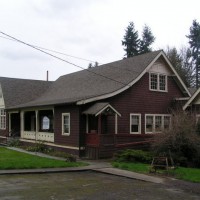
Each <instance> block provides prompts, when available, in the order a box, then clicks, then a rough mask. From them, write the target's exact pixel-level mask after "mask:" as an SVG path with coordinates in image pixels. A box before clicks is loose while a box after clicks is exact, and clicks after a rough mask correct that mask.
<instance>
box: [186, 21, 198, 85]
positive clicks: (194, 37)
mask: <svg viewBox="0 0 200 200" xmlns="http://www.w3.org/2000/svg"><path fill="white" fill-rule="evenodd" d="M187 38H188V39H189V44H190V48H191V52H192V58H193V61H194V65H195V76H196V88H198V87H199V86H200V24H199V23H198V22H197V21H196V20H193V22H192V26H191V27H190V34H189V35H188V36H187Z"/></svg>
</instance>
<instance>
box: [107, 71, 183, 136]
mask: <svg viewBox="0 0 200 200" xmlns="http://www.w3.org/2000/svg"><path fill="white" fill-rule="evenodd" d="M178 97H183V94H182V92H181V90H180V89H179V87H178V86H177V84H176V82H175V81H174V80H173V78H172V77H168V92H157V91H150V90H149V74H148V73H146V74H145V75H144V76H143V77H142V78H141V79H140V80H139V81H138V82H137V83H136V84H134V85H133V86H132V87H131V88H129V89H128V90H126V91H124V92H123V93H121V94H119V95H116V96H115V97H112V98H109V99H107V100H104V102H105V101H106V102H109V103H110V104H111V105H112V106H113V107H114V108H115V109H116V110H117V111H118V112H119V113H120V114H121V117H118V133H121V134H127V133H130V113H140V114H142V115H141V120H142V130H141V131H142V134H144V132H145V130H144V121H145V119H144V118H145V114H148V113H149V114H167V113H169V111H170V109H171V108H172V104H173V102H174V99H175V98H178ZM112 124H113V123H112ZM112 126H113V125H112Z"/></svg>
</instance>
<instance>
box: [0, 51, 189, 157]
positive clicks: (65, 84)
mask: <svg viewBox="0 0 200 200" xmlns="http://www.w3.org/2000/svg"><path fill="white" fill-rule="evenodd" d="M20 81H21V82H20ZM18 82H20V83H21V84H22V85H20V84H19V85H18ZM23 82H24V83H23ZM34 84H35V85H34ZM10 85H12V87H10ZM25 88H26V89H25ZM12 90H13V91H14V92H12ZM13 95H14V97H13ZM17 95H18V96H17ZM190 96H191V94H190V92H189V90H188V89H187V88H186V86H185V85H184V83H183V81H182V80H181V78H180V77H179V76H178V74H177V72H176V71H175V70H174V68H173V66H172V65H171V63H170V62H169V60H168V59H167V57H166V55H165V54H164V53H163V51H155V52H151V53H147V54H143V55H139V56H134V57H132V58H127V59H123V60H120V61H116V62H113V63H109V64H105V65H101V66H98V67H95V68H91V69H88V70H82V71H79V72H75V73H72V74H68V75H64V76H61V77H60V78H58V79H57V80H56V81H55V82H44V81H36V83H35V82H34V81H31V80H21V79H10V78H0V112H1V113H0V120H1V121H0V137H1V138H2V139H3V138H4V137H5V136H6V135H9V134H10V133H11V132H12V131H13V129H14V127H17V129H18V131H19V136H20V140H21V141H22V142H26V143H34V142H36V141H44V142H45V143H46V144H47V145H49V146H52V147H55V148H61V149H62V150H65V151H67V152H70V153H75V154H77V155H79V156H87V157H89V158H95V159H97V158H104V157H111V156H112V155H113V153H114V152H116V151H118V150H120V149H123V148H143V147H145V146H146V145H148V144H149V143H150V142H151V140H152V136H153V135H154V134H157V133H160V132H162V131H163V130H164V129H167V128H168V127H169V126H170V119H171V115H170V111H171V109H172V108H173V107H174V106H175V105H176V104H177V103H178V102H181V101H183V100H185V101H188V100H189V98H190ZM17 98H19V99H18V100H17V101H15V100H16V99H17ZM7 102H10V103H7ZM14 102H15V103H14Z"/></svg>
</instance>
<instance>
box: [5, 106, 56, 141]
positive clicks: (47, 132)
mask: <svg viewBox="0 0 200 200" xmlns="http://www.w3.org/2000/svg"><path fill="white" fill-rule="evenodd" d="M53 119H54V110H53V108H48V109H36V110H24V111H21V112H10V113H9V133H10V135H9V136H14V135H15V136H16V135H17V136H19V137H20V139H27V140H35V141H45V142H54V123H53Z"/></svg>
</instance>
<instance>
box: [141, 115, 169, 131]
mask: <svg viewBox="0 0 200 200" xmlns="http://www.w3.org/2000/svg"><path fill="white" fill-rule="evenodd" d="M147 116H151V117H153V130H152V132H148V131H147V130H146V122H147ZM157 116H158V117H161V131H158V132H156V131H155V129H156V117H157ZM165 117H170V121H169V127H170V126H171V115H170V114H145V133H146V134H152V133H162V131H163V130H164V118H165Z"/></svg>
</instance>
